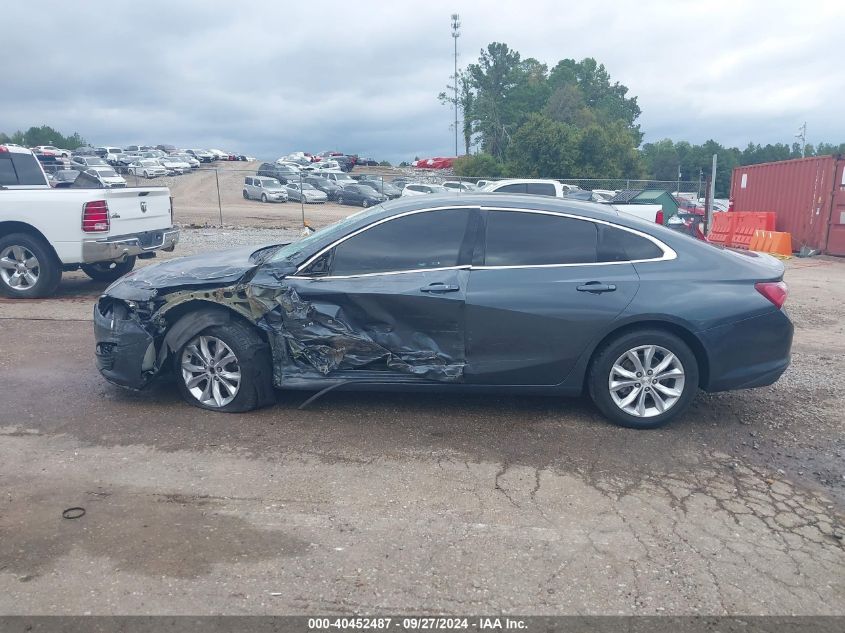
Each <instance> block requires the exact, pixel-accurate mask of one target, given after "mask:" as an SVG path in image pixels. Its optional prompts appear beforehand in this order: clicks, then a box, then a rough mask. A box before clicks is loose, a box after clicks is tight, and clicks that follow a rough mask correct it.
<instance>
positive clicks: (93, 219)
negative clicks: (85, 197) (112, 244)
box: [82, 200, 109, 233]
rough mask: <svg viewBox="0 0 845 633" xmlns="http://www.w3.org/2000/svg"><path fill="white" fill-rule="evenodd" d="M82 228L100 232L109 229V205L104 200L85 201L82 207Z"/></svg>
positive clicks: (86, 230) (91, 231)
mask: <svg viewBox="0 0 845 633" xmlns="http://www.w3.org/2000/svg"><path fill="white" fill-rule="evenodd" d="M82 230H83V231H85V232H86V233H101V232H104V231H108V230H109V205H108V204H106V201H105V200H93V201H92V202H86V203H85V206H84V207H83V208H82Z"/></svg>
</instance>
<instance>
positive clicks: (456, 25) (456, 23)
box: [452, 13, 461, 156]
mask: <svg viewBox="0 0 845 633" xmlns="http://www.w3.org/2000/svg"><path fill="white" fill-rule="evenodd" d="M460 29H461V16H459V15H458V14H457V13H453V14H452V40H453V41H454V42H455V74H454V75H453V77H452V84H453V85H452V87H453V88H454V89H455V101H454V106H455V156H457V155H458V38H459V37H460V36H461V31H460Z"/></svg>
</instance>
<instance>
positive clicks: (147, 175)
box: [144, 171, 150, 179]
mask: <svg viewBox="0 0 845 633" xmlns="http://www.w3.org/2000/svg"><path fill="white" fill-rule="evenodd" d="M149 177H150V172H148V171H145V172H144V178H147V179H149Z"/></svg>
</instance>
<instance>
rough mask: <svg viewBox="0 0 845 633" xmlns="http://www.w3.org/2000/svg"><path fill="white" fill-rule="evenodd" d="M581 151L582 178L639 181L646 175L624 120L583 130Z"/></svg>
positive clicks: (581, 132)
mask: <svg viewBox="0 0 845 633" xmlns="http://www.w3.org/2000/svg"><path fill="white" fill-rule="evenodd" d="M578 148H579V155H580V157H581V164H580V166H579V167H580V172H579V174H580V175H583V176H586V177H588V178H639V177H640V176H642V174H643V172H644V170H643V166H642V160H641V158H640V154H639V152H637V148H636V146H635V145H634V138H633V137H632V135H631V131H630V129H629V128H628V127H627V126H626V125H625V123H624V121H622V120H617V121H614V122H612V123H609V124H606V125H598V124H594V125H591V126H589V127H587V128H585V129H583V130H581V131H580V139H579V143H578Z"/></svg>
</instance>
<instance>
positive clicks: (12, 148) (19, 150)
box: [0, 143, 33, 154]
mask: <svg viewBox="0 0 845 633" xmlns="http://www.w3.org/2000/svg"><path fill="white" fill-rule="evenodd" d="M0 146H2V147H5V148H6V149H7V150H8V151H9V152H10V153H13V154H32V153H33V152H32V150H30V149H29V148H27V147H21V146H20V145H4V144H3V143H0Z"/></svg>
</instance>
